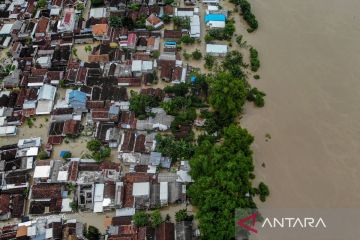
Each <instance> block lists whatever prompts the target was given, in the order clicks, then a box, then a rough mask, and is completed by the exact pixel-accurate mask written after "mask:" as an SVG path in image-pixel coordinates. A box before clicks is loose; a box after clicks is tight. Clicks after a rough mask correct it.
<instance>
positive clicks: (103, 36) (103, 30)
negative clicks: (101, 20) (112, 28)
mask: <svg viewBox="0 0 360 240" xmlns="http://www.w3.org/2000/svg"><path fill="white" fill-rule="evenodd" d="M91 29H92V33H93V36H94V38H95V39H97V40H100V41H101V40H108V39H109V37H108V34H107V33H108V30H109V26H108V25H107V24H95V25H93V26H92V28H91Z"/></svg>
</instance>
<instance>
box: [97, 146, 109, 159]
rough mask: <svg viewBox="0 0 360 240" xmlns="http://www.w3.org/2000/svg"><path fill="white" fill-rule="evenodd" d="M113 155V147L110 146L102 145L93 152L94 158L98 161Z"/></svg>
mask: <svg viewBox="0 0 360 240" xmlns="http://www.w3.org/2000/svg"><path fill="white" fill-rule="evenodd" d="M110 155H111V148H109V147H102V148H101V149H100V150H99V151H97V152H93V158H94V159H95V160H96V161H97V162H101V161H102V160H103V159H104V158H107V157H110Z"/></svg>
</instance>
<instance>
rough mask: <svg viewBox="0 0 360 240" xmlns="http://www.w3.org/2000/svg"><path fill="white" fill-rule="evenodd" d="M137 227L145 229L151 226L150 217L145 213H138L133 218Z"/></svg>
mask: <svg viewBox="0 0 360 240" xmlns="http://www.w3.org/2000/svg"><path fill="white" fill-rule="evenodd" d="M133 221H134V224H135V226H137V227H144V226H147V225H148V224H149V215H148V214H147V213H146V212H144V211H138V212H136V213H135V214H134V216H133Z"/></svg>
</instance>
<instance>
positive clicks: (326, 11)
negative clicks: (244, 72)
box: [234, 0, 360, 208]
mask: <svg viewBox="0 0 360 240" xmlns="http://www.w3.org/2000/svg"><path fill="white" fill-rule="evenodd" d="M251 3H252V8H253V10H254V12H255V15H256V16H257V18H258V20H259V26H260V27H259V30H258V31H257V32H255V33H253V34H247V33H245V31H244V29H242V30H241V31H242V32H243V34H244V35H245V39H246V40H248V42H249V43H250V44H252V45H253V46H254V47H256V48H257V49H258V50H259V55H260V61H261V67H260V70H259V74H260V76H261V80H251V84H252V85H254V86H257V87H258V88H259V89H261V90H263V91H264V92H265V93H266V94H267V96H266V105H265V107H264V108H261V109H255V108H253V107H252V104H251V105H250V104H249V106H248V107H247V108H246V111H245V114H244V117H243V119H242V121H241V122H242V125H243V126H245V127H247V128H248V129H249V130H250V132H251V133H252V134H254V135H255V143H254V145H253V149H254V152H255V162H256V171H257V179H258V180H263V181H265V182H266V183H267V184H268V185H269V187H270V190H271V196H270V198H269V199H268V201H267V202H266V203H265V204H260V206H262V207H298V208H302V207H325V208H327V207H359V206H360V161H359V160H360V159H359V155H360V105H359V104H358V99H359V98H360V68H359V65H360V45H359V44H358V40H359V39H360V16H359V14H358V10H359V9H360V1H356V0H344V1H336V0H316V1H310V0H305V1H295V0H288V1H282V0H254V1H251ZM234 15H235V14H234ZM241 25H242V26H244V25H243V24H241ZM266 134H270V135H271V140H269V141H266V138H265V135H266ZM263 162H264V163H265V165H266V167H265V168H263V167H262V166H261V165H262V163H263Z"/></svg>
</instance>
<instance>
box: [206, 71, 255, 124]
mask: <svg viewBox="0 0 360 240" xmlns="http://www.w3.org/2000/svg"><path fill="white" fill-rule="evenodd" d="M209 81H210V96H209V103H210V104H211V106H212V107H213V109H214V110H215V111H216V112H217V113H218V114H219V116H220V118H221V119H222V121H223V124H224V126H226V125H227V124H229V123H231V122H232V121H233V120H234V119H235V118H236V117H237V116H238V114H239V113H240V112H241V110H242V107H243V105H244V103H245V100H246V97H247V95H248V90H247V85H246V82H245V81H244V80H243V79H241V78H236V77H234V76H232V75H231V74H230V73H227V72H221V73H218V74H217V75H215V76H213V77H212V78H211V79H210V80H209Z"/></svg>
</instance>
